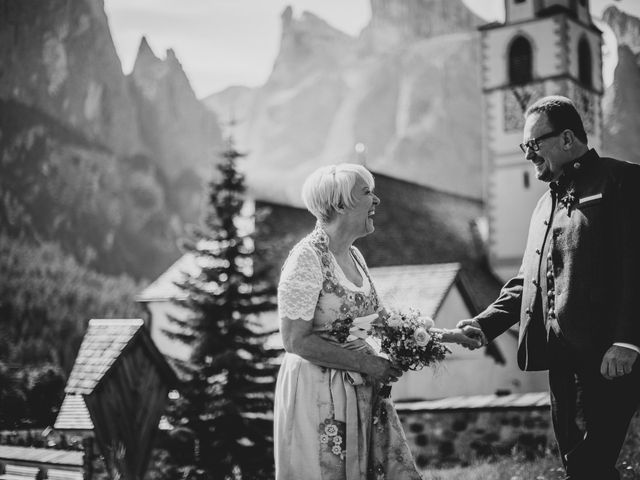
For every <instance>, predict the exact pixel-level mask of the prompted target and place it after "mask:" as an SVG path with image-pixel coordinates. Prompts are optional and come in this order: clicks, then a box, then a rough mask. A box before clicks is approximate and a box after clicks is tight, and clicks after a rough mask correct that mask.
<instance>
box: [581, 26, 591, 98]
mask: <svg viewBox="0 0 640 480" xmlns="http://www.w3.org/2000/svg"><path fill="white" fill-rule="evenodd" d="M578 79H579V80H580V83H582V84H583V85H584V86H586V87H592V86H593V82H592V75H591V47H590V46H589V42H588V41H587V39H586V38H585V37H582V38H581V39H580V42H578Z"/></svg>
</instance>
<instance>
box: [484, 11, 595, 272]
mask: <svg viewBox="0 0 640 480" xmlns="http://www.w3.org/2000/svg"><path fill="white" fill-rule="evenodd" d="M504 3H505V22H504V23H491V24H488V25H483V26H481V27H480V35H481V51H482V82H483V115H484V124H483V138H484V147H483V157H484V158H483V160H484V165H486V167H487V175H486V176H485V178H486V182H487V184H486V187H485V192H486V202H487V208H488V212H487V214H488V218H489V255H490V260H491V264H492V267H493V269H494V271H495V272H496V273H497V274H498V275H499V276H500V277H502V278H503V279H504V278H508V277H510V276H512V275H513V274H515V273H516V272H517V271H518V268H519V266H520V262H521V258H522V253H523V251H524V247H525V243H526V235H527V230H528V227H529V218H530V215H531V212H532V211H533V208H534V207H535V205H536V202H537V201H538V198H540V196H541V195H542V193H543V192H544V191H545V189H546V188H547V186H546V184H544V183H542V182H540V181H538V180H537V179H536V177H535V174H534V171H533V168H532V166H531V165H530V164H529V162H527V161H526V160H525V158H524V154H523V153H522V151H521V150H520V148H519V147H518V144H519V143H520V142H522V128H523V125H524V119H523V113H524V110H526V108H527V107H528V106H529V105H530V104H531V103H533V102H534V101H536V100H537V99H539V98H540V97H543V96H545V95H564V96H566V97H569V98H571V99H572V100H573V101H574V103H575V104H576V107H577V108H578V111H579V112H580V113H581V115H582V119H583V122H584V124H585V129H586V131H587V135H588V136H589V146H590V147H595V148H596V149H598V148H599V147H600V144H601V138H602V109H601V98H602V93H603V84H602V53H601V46H602V32H600V30H599V29H598V28H597V27H596V26H595V25H594V24H593V22H592V20H591V13H590V11H589V2H588V0H555V1H553V0H505V2H504Z"/></svg>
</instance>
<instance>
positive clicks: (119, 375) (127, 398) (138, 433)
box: [60, 319, 177, 480]
mask: <svg viewBox="0 0 640 480" xmlns="http://www.w3.org/2000/svg"><path fill="white" fill-rule="evenodd" d="M176 383H177V379H176V376H175V373H174V371H173V370H172V369H171V367H170V366H169V364H168V363H167V361H166V359H165V358H164V356H163V355H162V354H161V353H160V352H159V351H158V349H157V347H156V346H155V344H154V343H153V341H152V340H151V337H150V336H149V333H148V331H147V329H146V327H145V326H144V322H143V321H142V320H140V319H119V320H91V321H90V322H89V328H88V330H87V333H86V334H85V336H84V339H83V341H82V345H81V346H80V351H79V352H78V356H77V358H76V362H75V364H74V366H73V370H72V371H71V375H70V376H69V380H68V381H67V386H66V388H65V393H66V394H67V397H68V398H78V397H77V396H79V395H81V396H82V398H83V399H84V404H85V405H86V409H87V411H88V412H89V416H90V417H91V423H92V424H93V430H94V436H95V439H96V442H97V444H98V448H99V449H100V452H101V453H102V456H103V458H104V461H105V465H106V467H107V470H108V471H109V473H110V475H111V477H112V478H113V479H114V480H116V479H118V478H121V479H124V480H140V479H141V478H142V477H143V476H144V472H145V471H146V468H147V464H148V462H149V457H150V453H151V448H152V445H153V440H154V438H155V435H156V432H157V430H158V423H159V421H160V417H161V415H162V412H163V410H164V407H165V402H166V400H167V394H168V392H169V389H170V388H172V387H174V386H175V385H176ZM65 401H66V400H65ZM60 413H61V414H62V413H63V412H62V411H61V412H60Z"/></svg>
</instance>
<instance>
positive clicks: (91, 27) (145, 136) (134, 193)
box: [0, 0, 222, 278]
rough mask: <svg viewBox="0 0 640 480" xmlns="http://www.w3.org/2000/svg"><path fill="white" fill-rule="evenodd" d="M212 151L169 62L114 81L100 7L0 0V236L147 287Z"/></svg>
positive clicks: (201, 112) (214, 139) (145, 64)
mask: <svg viewBox="0 0 640 480" xmlns="http://www.w3.org/2000/svg"><path fill="white" fill-rule="evenodd" d="M221 146H222V140H221V132H220V128H219V127H218V125H217V118H216V116H215V114H213V113H212V112H210V111H209V110H208V109H207V108H206V107H205V106H204V105H203V104H202V103H201V102H199V101H198V100H197V99H196V97H195V94H194V92H193V90H192V89H191V86H190V84H189V81H188V80H187V77H186V75H185V73H184V71H183V69H182V67H181V65H180V63H179V61H178V60H177V58H176V57H175V55H174V54H173V52H172V51H168V52H167V56H166V59H165V60H160V59H158V58H157V57H156V56H155V55H154V54H153V52H152V51H151V49H150V48H149V46H148V43H147V42H146V40H143V42H142V44H141V46H140V52H139V55H138V59H137V61H136V65H135V68H134V71H133V72H132V74H131V75H130V76H129V77H127V76H125V75H124V74H123V72H122V67H121V64H120V60H119V59H118V57H117V55H116V51H115V47H114V44H113V40H112V38H111V34H110V32H109V26H108V22H107V17H106V15H105V12H104V3H103V0H74V1H67V0H51V1H47V2H40V1H37V0H24V1H20V2H16V1H12V0H0V158H2V159H3V162H2V163H0V220H1V221H0V233H8V234H10V235H11V236H13V237H15V238H28V239H31V240H32V241H36V242H39V241H51V242H57V243H59V244H60V245H61V246H62V247H63V250H64V253H67V254H72V255H73V256H74V257H75V258H76V259H78V260H79V261H80V262H81V263H83V265H85V266H88V267H90V268H95V269H97V270H99V271H101V272H105V273H109V274H120V273H128V274H130V275H133V276H135V277H137V278H141V277H149V278H151V277H154V276H155V275H157V274H158V273H159V272H160V271H162V269H163V268H164V267H166V266H167V265H168V264H169V263H170V262H171V261H172V260H174V259H175V257H176V256H177V254H178V252H177V248H176V238H177V236H178V235H180V233H181V230H182V226H183V224H184V223H185V222H187V221H193V220H195V219H197V218H198V215H199V210H200V205H201V201H200V198H201V194H202V187H203V184H204V181H206V179H207V178H209V176H210V175H211V172H212V168H211V164H212V163H213V162H215V161H216V153H217V150H218V148H219V147H221Z"/></svg>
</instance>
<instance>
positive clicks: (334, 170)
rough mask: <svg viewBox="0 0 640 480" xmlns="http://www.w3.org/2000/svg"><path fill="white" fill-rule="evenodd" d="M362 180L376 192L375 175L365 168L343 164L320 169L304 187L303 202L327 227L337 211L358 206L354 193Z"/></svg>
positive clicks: (310, 176)
mask: <svg viewBox="0 0 640 480" xmlns="http://www.w3.org/2000/svg"><path fill="white" fill-rule="evenodd" d="M358 177H360V178H361V179H362V180H364V181H365V183H366V184H367V185H368V186H369V188H370V189H371V190H373V188H374V186H375V182H374V180H373V175H371V172H369V170H367V169H366V168H364V167H363V166H362V165H358V164H356V163H340V164H338V165H327V166H325V167H320V168H318V169H317V170H316V171H315V172H313V173H312V174H311V175H309V176H308V177H307V179H306V180H305V181H304V185H302V200H303V201H304V204H305V206H306V207H307V210H309V211H310V212H311V213H312V214H313V215H314V216H315V217H316V218H317V219H318V220H319V221H320V222H323V223H326V222H329V221H330V220H331V218H332V217H333V215H334V213H335V211H336V210H337V209H340V208H352V207H353V206H354V204H355V198H354V196H353V192H352V190H353V186H354V185H355V184H356V181H357V179H358Z"/></svg>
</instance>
